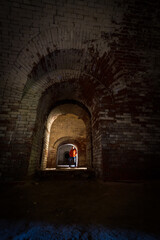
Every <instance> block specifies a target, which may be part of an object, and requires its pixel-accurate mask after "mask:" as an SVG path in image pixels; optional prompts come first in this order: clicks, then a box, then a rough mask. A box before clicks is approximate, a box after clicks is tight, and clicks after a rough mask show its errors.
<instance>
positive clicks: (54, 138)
mask: <svg viewBox="0 0 160 240" xmlns="http://www.w3.org/2000/svg"><path fill="white" fill-rule="evenodd" d="M91 137H92V136H91V119H90V115H89V113H88V112H87V111H86V109H84V108H83V107H81V106H79V105H78V104H75V103H66V104H60V105H58V106H56V107H55V108H53V110H52V111H51V112H50V114H49V116H48V120H47V123H46V130H45V136H44V146H43V154H42V163H41V169H42V170H45V169H55V168H66V167H69V166H70V167H73V168H74V167H76V168H82V167H85V168H86V167H87V168H89V167H91V165H92V157H91V156H92V153H91V152H92V144H91V143H92V141H91ZM73 146H74V147H75V149H76V151H77V156H76V158H75V163H74V162H73V160H72V159H70V157H69V152H70V150H71V148H72V147H73Z"/></svg>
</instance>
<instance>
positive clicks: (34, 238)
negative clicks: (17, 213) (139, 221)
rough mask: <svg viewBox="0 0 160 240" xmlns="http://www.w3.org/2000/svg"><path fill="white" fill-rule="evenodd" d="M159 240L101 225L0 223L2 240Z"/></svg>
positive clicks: (154, 237)
mask: <svg viewBox="0 0 160 240" xmlns="http://www.w3.org/2000/svg"><path fill="white" fill-rule="evenodd" d="M8 239H13V240H157V239H159V238H157V237H156V236H152V235H149V234H145V233H142V232H138V231H131V230H125V229H109V228H105V227H103V226H101V225H98V226H93V225H89V226H79V225H72V226H69V225H61V226H57V225H56V226H54V225H48V224H44V223H33V222H31V223H27V222H25V221H21V222H20V221H19V222H17V223H13V222H11V221H10V222H9V221H5V220H3V221H2V220H1V221H0V240H8Z"/></svg>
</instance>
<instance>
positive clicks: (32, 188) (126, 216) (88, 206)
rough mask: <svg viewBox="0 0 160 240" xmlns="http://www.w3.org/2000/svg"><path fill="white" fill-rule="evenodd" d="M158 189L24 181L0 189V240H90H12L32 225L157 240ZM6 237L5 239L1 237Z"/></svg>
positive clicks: (154, 185)
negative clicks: (132, 234) (103, 230)
mask: <svg viewBox="0 0 160 240" xmlns="http://www.w3.org/2000/svg"><path fill="white" fill-rule="evenodd" d="M159 187H160V182H141V183H133V182H132V183H118V182H117V183H116V182H115V183H113V182H108V183H102V182H98V181H96V180H90V181H89V180H50V181H49V180H48V181H39V182H38V181H29V182H22V183H17V184H15V183H14V184H9V185H2V186H1V198H0V216H1V221H0V234H1V237H0V239H93V238H92V237H90V238H89V237H88V238H87V237H86V238H74V237H73V236H72V238H71V237H70V238H67V237H66V238H60V237H57V238H53V237H51V238H49V237H48V238H47V237H46V238H40V237H39V238H34V237H33V236H32V238H30V237H28V238H25V237H24V238H20V237H19V238H15V236H16V234H17V236H18V234H20V232H21V233H22V232H27V231H29V228H31V225H30V224H31V223H32V227H33V225H34V224H36V223H39V224H40V225H41V224H42V225H43V226H44V224H45V226H52V227H54V228H55V226H56V228H55V229H57V231H60V228H59V226H60V225H61V226H62V225H63V226H67V227H69V226H72V227H73V226H74V227H75V226H77V228H79V231H81V230H82V228H83V229H84V228H85V231H87V228H88V229H90V228H93V226H94V229H96V227H97V228H99V229H100V226H101V227H102V228H103V227H104V228H106V229H110V231H111V232H112V233H114V231H117V230H116V229H119V230H118V233H117V232H115V236H116V234H119V236H120V235H121V234H122V235H123V234H124V231H125V230H127V231H128V230H129V231H136V232H137V237H135V238H134V237H133V238H132V239H152V238H147V237H144V238H143V237H141V238H138V235H139V234H141V233H143V234H148V235H149V236H154V238H153V239H160V197H159V190H160V188H159ZM19 223H21V227H19V229H20V230H18V228H17V232H16V231H15V232H14V231H13V229H11V225H14V229H15V228H16V226H17V225H16V224H19ZM46 224H47V225H46ZM58 229H59V230H58ZM80 229H81V230H80ZM120 229H121V230H120ZM4 231H5V232H4ZM7 231H8V232H10V235H5V234H6V233H7ZM18 231H19V232H18ZM44 231H49V230H44ZM54 231H55V230H54ZM68 231H70V230H68ZM11 232H12V233H11ZM99 232H101V231H100V230H99ZM73 235H74V234H73ZM6 236H7V237H6ZM8 236H9V237H8ZM36 236H37V234H36ZM57 236H58V235H57ZM5 237H6V238H5ZM95 239H98V237H97V238H95ZM99 239H100V238H99ZM101 239H131V237H127V238H124V237H123V238H122V237H121V238H115V237H114V238H113V237H112V238H105V237H102V238H101Z"/></svg>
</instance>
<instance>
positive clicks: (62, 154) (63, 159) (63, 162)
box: [56, 143, 78, 168]
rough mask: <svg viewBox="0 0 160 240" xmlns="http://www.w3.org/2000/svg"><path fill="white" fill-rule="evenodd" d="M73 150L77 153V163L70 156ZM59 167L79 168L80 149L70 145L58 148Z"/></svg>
mask: <svg viewBox="0 0 160 240" xmlns="http://www.w3.org/2000/svg"><path fill="white" fill-rule="evenodd" d="M72 148H74V149H75V151H76V156H75V161H74V159H73V158H72V157H71V156H70V152H71V150H72ZM56 166H57V167H59V168H61V167H62V168H66V167H78V147H76V145H74V144H71V143H68V144H66V143H65V144H62V145H60V146H58V149H57V164H56Z"/></svg>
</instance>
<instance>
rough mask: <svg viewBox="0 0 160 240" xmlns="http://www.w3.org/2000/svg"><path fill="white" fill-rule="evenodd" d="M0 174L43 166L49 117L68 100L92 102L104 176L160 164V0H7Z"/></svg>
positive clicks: (146, 173)
mask: <svg viewBox="0 0 160 240" xmlns="http://www.w3.org/2000/svg"><path fill="white" fill-rule="evenodd" d="M0 9H1V10H0V11H1V15H0V21H1V24H0V29H1V39H0V42H1V55H0V60H1V63H0V103H1V109H0V152H1V157H0V177H1V178H2V179H5V178H9V179H10V178H23V177H24V176H26V175H27V174H28V172H30V173H34V172H35V170H36V169H37V168H39V165H40V161H41V156H42V149H43V138H44V132H45V121H46V119H47V117H48V116H49V114H50V112H51V111H52V109H53V108H54V106H55V105H56V104H57V102H60V101H64V102H65V101H66V100H70V101H71V100H72V101H75V103H81V104H82V105H83V106H85V107H86V108H87V109H88V111H89V112H90V119H91V129H92V163H93V167H94V169H95V171H96V174H97V176H99V177H101V178H104V179H140V178H153V177H154V178H155V177H156V178H157V177H158V176H159V173H160V172H159V171H160V170H159V169H160V148H159V144H160V124H159V122H160V119H159V117H160V108H159V104H158V102H159V96H160V81H159V76H160V61H159V59H160V44H159V41H160V27H159V26H160V22H159V14H160V6H159V1H157V0H152V1H149V0H142V1H136V0H135V1H133V0H129V1H125V0H124V1H117V0H105V1H103V0H99V1H96V0H92V1H89V0H86V1H82V0H59V1H54V0H53V1H50V0H42V1H38V0H32V1H29V0H23V1H22V0H16V1H14V0H12V1H9V0H5V1H4V0H2V1H1V3H0Z"/></svg>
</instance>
